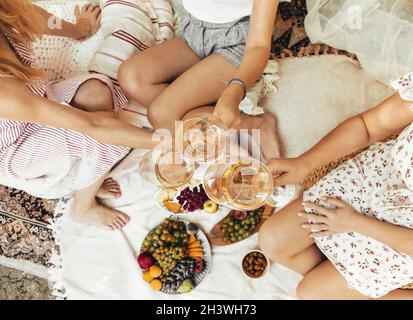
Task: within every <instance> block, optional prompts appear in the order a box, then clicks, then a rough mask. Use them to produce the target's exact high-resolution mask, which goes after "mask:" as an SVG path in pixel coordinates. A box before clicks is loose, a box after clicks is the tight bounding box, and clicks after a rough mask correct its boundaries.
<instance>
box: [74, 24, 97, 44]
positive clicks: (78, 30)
mask: <svg viewBox="0 0 413 320" xmlns="http://www.w3.org/2000/svg"><path fill="white" fill-rule="evenodd" d="M74 26H75V32H74V36H73V38H74V39H76V40H82V39H85V38H88V37H89V36H90V34H91V32H92V28H91V26H90V24H89V22H88V21H87V20H86V19H80V20H79V21H77V23H76V24H75V25H74Z"/></svg>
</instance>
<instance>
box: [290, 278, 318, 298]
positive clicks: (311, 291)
mask: <svg viewBox="0 0 413 320" xmlns="http://www.w3.org/2000/svg"><path fill="white" fill-rule="evenodd" d="M317 291H318V290H317V288H315V287H314V285H313V284H312V281H311V279H308V277H304V278H303V279H302V280H301V281H300V283H299V284H298V286H297V288H296V296H297V299H299V300H318V299H321V297H320V296H319V295H318V294H317Z"/></svg>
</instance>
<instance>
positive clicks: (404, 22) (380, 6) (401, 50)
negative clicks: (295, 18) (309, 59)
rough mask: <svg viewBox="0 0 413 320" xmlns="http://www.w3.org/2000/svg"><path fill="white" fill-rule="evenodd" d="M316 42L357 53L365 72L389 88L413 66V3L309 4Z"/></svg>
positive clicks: (351, 0)
mask: <svg viewBox="0 0 413 320" xmlns="http://www.w3.org/2000/svg"><path fill="white" fill-rule="evenodd" d="M307 6H308V11H309V12H308V15H307V18H306V21H305V26H306V31H307V33H308V35H309V37H310V39H311V41H312V42H314V43H318V42H323V43H326V44H328V45H330V46H332V47H336V48H339V49H343V50H347V51H350V52H353V53H356V54H357V56H358V58H359V60H360V62H361V64H362V65H363V68H364V69H365V70H366V71H367V72H368V73H370V74H371V75H373V76H374V77H375V78H376V79H378V80H380V81H382V82H383V83H386V84H388V83H389V81H390V79H394V78H398V77H399V76H400V75H402V74H405V73H408V72H411V70H412V66H413V41H412V39H413V1H411V0H392V1H389V0H334V1H333V0H331V1H329V0H307Z"/></svg>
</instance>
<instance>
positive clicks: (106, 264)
mask: <svg viewBox="0 0 413 320" xmlns="http://www.w3.org/2000/svg"><path fill="white" fill-rule="evenodd" d="M143 152H144V151H142V150H135V151H133V153H132V154H131V155H129V156H128V158H127V159H126V160H125V161H123V163H122V164H121V166H120V167H118V168H117V169H116V170H115V171H114V172H113V177H114V178H115V179H117V180H118V181H119V183H120V184H121V186H122V190H123V195H122V198H121V199H119V200H116V201H110V202H108V205H110V206H114V207H116V208H118V209H120V210H122V211H124V212H126V213H128V214H129V215H130V216H131V217H132V221H131V222H130V223H129V225H127V226H126V227H125V228H124V230H122V231H116V232H110V231H104V230H101V229H99V228H96V227H93V226H88V225H81V224H78V223H74V222H73V221H72V220H71V218H70V216H69V215H68V214H66V215H65V218H64V222H63V230H64V232H63V233H62V234H61V237H60V241H61V242H60V244H61V252H62V255H61V258H62V267H63V268H62V270H61V271H62V275H63V278H64V282H65V289H66V295H67V297H68V298H69V299H175V298H176V299H220V300H222V299H291V298H293V297H294V292H295V287H296V285H297V282H298V280H299V279H300V276H299V275H297V274H295V273H293V272H291V271H288V270H286V269H284V268H283V267H281V266H277V265H273V266H272V267H271V269H270V272H269V273H268V274H267V275H266V276H265V277H263V278H262V279H259V280H250V279H247V278H246V277H245V276H244V275H243V274H242V272H241V268H240V266H241V260H242V258H243V255H245V253H246V252H247V251H249V250H250V249H253V248H256V247H257V235H255V236H253V237H251V238H250V239H247V240H245V241H243V242H241V243H239V244H234V245H231V246H226V247H213V248H212V252H213V254H212V266H211V269H210V273H209V274H208V275H207V276H206V277H205V279H204V281H203V282H202V283H201V284H200V285H199V286H198V287H197V288H196V289H195V290H194V291H193V292H191V293H190V294H185V295H176V296H170V295H165V294H162V293H159V292H154V291H152V290H151V289H150V287H149V285H148V284H147V283H146V282H144V280H143V279H142V272H141V271H140V269H139V267H138V265H137V262H136V256H137V253H138V252H139V251H140V246H141V244H142V242H143V240H144V238H145V236H146V234H147V233H148V232H149V231H150V230H151V229H152V228H153V227H155V226H156V225H157V224H159V223H161V222H162V221H163V219H165V218H167V217H168V216H169V214H168V213H165V212H164V211H163V210H162V209H160V208H159V207H158V206H157V205H156V204H155V202H154V200H153V197H154V195H155V192H156V189H153V188H150V187H148V186H146V185H145V184H144V183H143V182H142V181H141V179H140V177H139V174H138V172H137V164H138V162H139V159H140V156H141V155H142V153H143ZM227 213H228V211H227V209H222V210H220V211H219V212H218V213H217V214H215V215H210V214H205V213H195V214H192V215H188V216H187V217H185V218H186V219H187V220H190V221H193V222H196V223H197V224H198V225H199V226H200V227H201V228H202V229H203V230H204V231H205V232H208V231H209V230H210V229H211V228H212V227H213V225H214V224H215V223H217V222H218V221H219V220H221V219H222V218H223V217H224V216H225V215H226V214H227ZM54 276H56V275H54Z"/></svg>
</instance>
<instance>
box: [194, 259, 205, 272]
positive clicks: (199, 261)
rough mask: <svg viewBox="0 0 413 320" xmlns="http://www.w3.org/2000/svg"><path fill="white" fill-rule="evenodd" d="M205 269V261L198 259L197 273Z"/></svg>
mask: <svg viewBox="0 0 413 320" xmlns="http://www.w3.org/2000/svg"><path fill="white" fill-rule="evenodd" d="M202 270H204V263H203V262H202V260H201V259H196V266H195V273H201V272H202Z"/></svg>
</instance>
